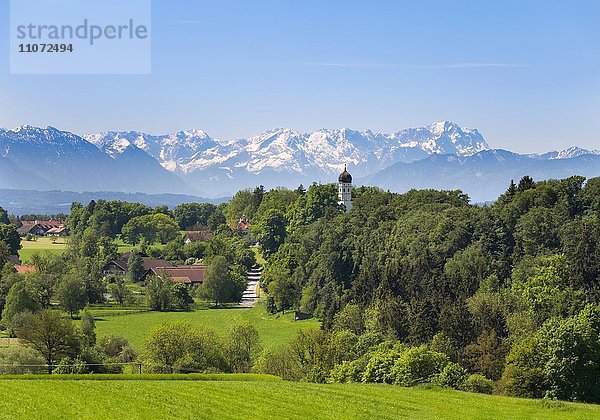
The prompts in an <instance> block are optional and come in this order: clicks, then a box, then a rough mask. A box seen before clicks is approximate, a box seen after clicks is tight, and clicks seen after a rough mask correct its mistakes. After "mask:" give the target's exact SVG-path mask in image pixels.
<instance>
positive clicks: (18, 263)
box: [8, 255, 36, 274]
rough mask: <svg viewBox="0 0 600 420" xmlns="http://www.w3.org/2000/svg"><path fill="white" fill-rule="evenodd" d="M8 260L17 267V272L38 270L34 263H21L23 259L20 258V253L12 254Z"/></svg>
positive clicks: (23, 272) (24, 272)
mask: <svg viewBox="0 0 600 420" xmlns="http://www.w3.org/2000/svg"><path fill="white" fill-rule="evenodd" d="M8 262H9V263H10V264H12V266H13V267H15V270H17V273H19V274H26V273H33V272H35V271H36V268H35V267H34V266H33V265H23V264H21V260H20V259H19V256H18V255H11V256H10V257H9V258H8Z"/></svg>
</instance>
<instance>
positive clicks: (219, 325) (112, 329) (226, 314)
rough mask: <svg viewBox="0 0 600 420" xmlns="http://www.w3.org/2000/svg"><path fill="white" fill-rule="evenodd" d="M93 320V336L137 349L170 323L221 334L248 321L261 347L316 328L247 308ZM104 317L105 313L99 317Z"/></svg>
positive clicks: (315, 323)
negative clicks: (107, 337)
mask: <svg viewBox="0 0 600 420" xmlns="http://www.w3.org/2000/svg"><path fill="white" fill-rule="evenodd" d="M92 314H93V315H94V316H95V317H96V335H97V336H98V337H102V336H103V335H107V334H113V335H120V336H123V337H125V338H126V339H127V340H129V342H130V344H131V345H132V347H133V348H134V349H136V350H141V349H142V347H143V342H144V340H145V339H146V338H147V337H148V334H150V331H152V329H154V328H155V327H156V326H158V325H160V324H162V323H164V322H171V321H187V322H189V323H191V324H192V325H205V326H208V327H211V328H213V329H215V330H216V331H217V332H219V333H225V332H227V330H229V329H230V328H231V327H232V326H233V325H235V324H237V323H239V322H243V321H248V322H250V323H251V324H252V325H254V327H255V328H256V329H257V330H258V333H259V336H260V341H261V345H262V346H263V347H275V348H278V347H282V346H284V345H285V344H286V343H288V342H289V341H290V340H291V339H292V338H293V337H294V336H295V335H296V334H297V333H298V331H300V330H302V329H307V328H318V327H319V322H318V321H316V320H306V321H294V314H293V313H291V312H290V313H288V314H285V315H279V316H273V315H269V314H268V313H267V312H266V311H265V310H264V308H263V307H262V306H257V307H255V308H250V309H242V308H231V309H203V310H202V309H201V310H195V311H190V312H144V313H133V314H128V315H120V316H100V315H99V314H94V312H93V311H92ZM102 315H107V314H102Z"/></svg>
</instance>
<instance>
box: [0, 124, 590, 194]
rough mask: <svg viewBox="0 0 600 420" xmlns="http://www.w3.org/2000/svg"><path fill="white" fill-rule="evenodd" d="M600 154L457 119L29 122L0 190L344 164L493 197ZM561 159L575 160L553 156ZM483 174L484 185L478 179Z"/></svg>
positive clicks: (249, 180)
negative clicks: (524, 139) (171, 125)
mask: <svg viewBox="0 0 600 420" xmlns="http://www.w3.org/2000/svg"><path fill="white" fill-rule="evenodd" d="M597 156H600V150H586V149H581V148H579V147H571V148H569V149H566V150H563V151H552V152H548V153H544V154H530V155H519V154H516V153H512V152H507V151H502V150H496V149H491V148H490V146H489V145H488V144H487V142H486V141H485V139H484V138H483V136H482V135H481V133H479V131H478V130H476V129H469V128H464V127H460V126H459V125H458V124H455V123H453V122H450V121H442V122H438V123H433V124H430V125H428V126H425V127H419V128H408V129H404V130H400V131H397V132H393V133H378V132H375V133H374V132H372V131H370V130H364V131H356V130H351V129H348V128H343V129H335V130H331V129H320V130H317V131H314V132H310V133H300V132H298V131H295V130H292V129H289V128H278V129H273V130H269V131H265V132H263V133H261V134H258V135H255V136H251V137H249V138H247V139H235V140H226V141H225V140H218V139H214V138H212V137H210V136H209V135H208V134H207V133H205V132H204V131H202V130H187V131H180V132H177V133H172V134H165V135H153V134H147V133H142V132H138V131H126V132H117V131H108V132H105V133H99V134H88V135H84V136H78V135H75V134H73V133H69V132H65V131H60V130H57V129H55V128H52V127H48V128H46V129H42V128H36V127H31V126H22V127H19V128H17V129H14V130H4V129H0V188H27V189H38V190H49V189H61V190H71V191H79V192H81V191H120V192H143V193H150V194H157V193H186V194H193V195H202V196H212V197H215V196H225V195H231V194H233V193H235V192H236V191H238V190H239V189H242V188H246V187H252V186H255V185H258V184H263V185H265V186H266V187H267V188H272V187H276V186H286V187H296V186H298V185H299V184H301V183H302V184H304V185H309V184H310V183H312V182H332V181H335V179H336V177H337V175H338V173H339V171H340V170H341V169H342V167H343V165H344V164H347V165H348V169H349V171H350V172H351V173H352V174H353V175H354V177H355V179H356V180H357V181H359V182H364V183H368V184H372V185H378V186H381V187H382V188H386V189H391V190H397V191H404V190H406V189H410V188H413V187H414V188H418V187H423V188H433V187H435V188H443V189H450V188H452V189H454V188H459V187H460V188H462V189H464V190H465V192H467V193H469V194H471V195H473V198H474V199H485V200H488V199H494V198H495V197H496V196H497V195H498V193H499V192H502V191H503V190H499V185H502V186H503V187H505V185H506V184H507V183H508V182H510V179H513V178H519V177H520V176H522V175H524V174H530V175H534V173H533V172H532V171H534V170H535V171H538V172H537V173H538V174H539V177H538V178H547V177H558V176H562V175H560V174H567V175H566V176H569V175H572V174H575V173H581V174H583V175H585V174H592V175H593V174H595V173H596V171H595V167H594V165H596V164H597V162H596V161H595V159H594V158H592V157H597ZM580 157H586V158H585V159H579V160H577V158H580ZM559 161H567V162H569V163H566V164H565V163H564V162H563V163H561V164H556V163H551V162H559ZM575 162H577V163H578V164H579V165H582V166H579V167H578V166H577V165H576V164H575ZM592 175H588V176H592ZM485 179H487V181H485V182H487V185H482V186H481V188H480V187H479V186H478V184H477V182H479V181H478V180H485ZM481 182H484V181H481ZM496 182H497V183H498V186H495V185H496Z"/></svg>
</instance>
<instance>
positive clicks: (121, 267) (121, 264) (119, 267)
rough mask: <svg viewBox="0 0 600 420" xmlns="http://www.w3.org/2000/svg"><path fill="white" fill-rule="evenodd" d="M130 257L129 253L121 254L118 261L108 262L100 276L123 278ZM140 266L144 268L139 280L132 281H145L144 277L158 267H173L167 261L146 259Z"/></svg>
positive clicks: (144, 258) (143, 259)
mask: <svg viewBox="0 0 600 420" xmlns="http://www.w3.org/2000/svg"><path fill="white" fill-rule="evenodd" d="M130 255H131V253H130V252H126V253H125V254H123V255H122V256H121V258H120V259H118V260H112V261H110V262H109V263H108V264H106V265H105V266H104V267H103V268H102V274H104V275H109V274H114V275H117V276H124V275H125V274H127V269H128V267H129V256H130ZM142 265H143V267H144V271H143V273H142V275H141V276H140V277H139V278H137V279H134V280H135V281H144V280H146V277H147V276H148V275H149V274H151V273H152V270H154V269H156V268H158V267H173V265H172V264H171V263H170V262H168V261H167V260H160V259H154V258H147V257H143V258H142Z"/></svg>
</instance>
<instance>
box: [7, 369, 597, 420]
mask: <svg viewBox="0 0 600 420" xmlns="http://www.w3.org/2000/svg"><path fill="white" fill-rule="evenodd" d="M232 379H233V378H232ZM239 379H241V378H239ZM253 379H258V378H253ZM0 389H1V390H2V396H3V398H2V399H0V418H11V419H12V418H46V419H54V418H79V419H91V418H93V419H105V418H111V419H112V418H119V419H120V418H127V419H146V418H169V419H171V418H172V419H180V418H207V419H208V418H210V419H212V418H219V419H237V418H239V419H248V418H261V419H264V418H272V419H313V418H319V419H359V418H362V419H397V418H414V419H417V418H418V419H441V418H444V419H488V418H489V419H591V418H600V407H598V406H592V405H585V404H571V403H550V404H548V403H545V402H543V401H534V400H525V399H515V398H505V397H495V396H489V395H477V394H467V393H462V392H458V391H451V390H441V389H419V388H402V387H396V386H390V385H362V384H344V385H318V384H309V383H293V382H283V381H271V380H268V381H265V380H258V381H257V380H249V381H248V380H235V379H234V380H219V379H217V380H214V381H206V380H198V381H189V380H188V381H181V380H154V379H151V378H146V380H140V381H134V380H111V381H102V380H85V379H79V380H53V379H38V380H27V379H6V380H0Z"/></svg>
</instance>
